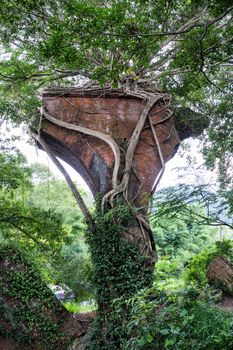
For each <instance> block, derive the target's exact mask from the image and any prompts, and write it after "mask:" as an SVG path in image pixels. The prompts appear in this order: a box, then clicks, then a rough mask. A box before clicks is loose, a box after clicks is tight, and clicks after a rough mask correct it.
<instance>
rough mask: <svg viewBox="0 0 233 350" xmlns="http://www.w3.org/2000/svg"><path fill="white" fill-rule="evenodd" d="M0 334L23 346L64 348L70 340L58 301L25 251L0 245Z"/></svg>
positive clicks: (52, 348) (49, 349)
mask: <svg viewBox="0 0 233 350" xmlns="http://www.w3.org/2000/svg"><path fill="white" fill-rule="evenodd" d="M0 267H1V269H0V279H1V289H0V301H1V302H0V315H1V317H0V337H3V338H9V339H11V340H12V341H14V342H15V344H18V345H19V346H20V347H21V348H23V349H34V348H37V347H38V343H40V349H46V350H47V349H48V350H55V349H57V347H59V349H64V350H66V349H67V346H68V344H69V342H70V339H69V337H67V334H65V333H63V332H62V329H61V325H62V323H63V322H64V319H65V318H66V315H65V312H64V309H63V308H62V306H61V304H59V302H58V301H57V300H56V298H55V296H53V295H52V293H51V291H50V290H49V288H48V287H47V286H46V284H45V283H44V282H43V281H42V279H41V273H40V272H39V270H38V268H37V267H36V265H35V262H33V261H32V260H31V258H30V257H26V255H25V251H24V252H21V251H20V250H19V248H18V247H14V246H13V245H1V246H0Z"/></svg>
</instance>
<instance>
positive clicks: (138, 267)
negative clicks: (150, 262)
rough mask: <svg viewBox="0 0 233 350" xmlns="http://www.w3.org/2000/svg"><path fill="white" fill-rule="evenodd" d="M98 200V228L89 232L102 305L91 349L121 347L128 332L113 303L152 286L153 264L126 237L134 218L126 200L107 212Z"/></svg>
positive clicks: (97, 299) (95, 275) (89, 347)
mask: <svg viewBox="0 0 233 350" xmlns="http://www.w3.org/2000/svg"><path fill="white" fill-rule="evenodd" d="M98 202H99V205H97V208H96V212H95V216H94V219H95V228H94V231H89V232H88V235H87V241H88V244H89V246H90V252H91V256H92V261H93V284H94V287H95V290H96V294H95V296H96V302H97V305H98V315H97V318H96V320H95V324H94V326H93V329H92V332H91V334H90V337H89V338H90V339H89V344H88V346H87V349H90V350H91V349H93V350H94V349H95V350H97V349H103V350H104V349H112V350H114V349H120V348H121V346H122V344H121V342H122V340H123V339H125V336H126V334H125V329H124V325H123V323H122V319H120V318H115V317H114V316H113V314H114V312H113V310H112V303H113V301H114V300H115V299H117V298H120V297H122V298H123V299H128V298H129V297H131V296H133V295H134V294H135V293H137V292H138V291H139V290H141V289H142V288H144V286H145V285H147V286H149V285H151V284H152V267H146V263H147V258H146V257H145V258H143V257H142V256H141V254H140V253H139V251H138V248H137V246H135V245H133V244H131V243H129V242H127V241H126V240H125V239H124V238H123V236H122V234H123V233H124V231H126V230H127V228H128V227H129V226H130V224H131V222H132V220H133V215H132V213H131V212H130V208H129V207H128V206H127V205H126V203H125V201H124V200H123V199H122V200H118V203H117V205H116V206H114V208H112V209H110V210H108V211H107V212H106V213H105V214H103V212H102V211H101V201H100V200H99V201H98Z"/></svg>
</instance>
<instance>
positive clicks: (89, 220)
mask: <svg viewBox="0 0 233 350" xmlns="http://www.w3.org/2000/svg"><path fill="white" fill-rule="evenodd" d="M32 136H33V138H34V139H35V140H36V141H37V142H39V144H40V145H41V146H42V148H43V149H44V151H45V152H46V153H47V154H48V156H49V157H50V159H51V160H52V161H53V163H54V164H55V165H56V166H57V168H58V169H59V170H60V172H61V173H62V175H63V176H64V178H65V180H66V182H67V184H68V186H69V187H70V190H71V192H72V193H73V195H74V198H75V200H76V202H77V204H78V206H79V207H80V209H81V211H82V213H83V215H84V217H85V219H86V221H87V223H88V224H89V225H93V219H92V216H91V214H90V212H89V210H88V208H87V206H86V204H85V203H84V200H83V199H82V196H81V195H80V193H79V191H78V190H77V188H76V186H75V185H74V183H73V181H72V179H71V177H70V175H69V174H68V172H67V171H66V170H65V168H64V167H63V165H62V164H61V163H60V162H59V160H58V159H57V158H56V156H55V155H54V153H53V151H52V149H51V148H50V147H49V145H48V144H47V143H46V142H45V141H44V140H43V138H42V137H41V136H40V135H37V134H34V133H33V134H32Z"/></svg>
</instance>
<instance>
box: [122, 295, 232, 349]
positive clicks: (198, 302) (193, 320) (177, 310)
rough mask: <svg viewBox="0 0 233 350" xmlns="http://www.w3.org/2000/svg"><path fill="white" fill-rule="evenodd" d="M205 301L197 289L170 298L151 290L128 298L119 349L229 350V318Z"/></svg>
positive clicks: (230, 316) (230, 320)
mask: <svg viewBox="0 0 233 350" xmlns="http://www.w3.org/2000/svg"><path fill="white" fill-rule="evenodd" d="M203 295H205V296H203ZM206 299H207V297H206V294H204V293H201V294H200V292H199V291H198V290H192V291H191V290H190V291H189V294H188V293H187V292H186V293H185V294H182V293H181V292H180V293H179V294H174V293H173V294H172V295H167V294H166V293H164V292H163V293H161V292H160V293H159V292H156V290H152V291H147V292H144V293H143V294H141V295H139V296H137V297H135V298H134V299H131V300H130V301H128V304H129V305H130V314H129V315H130V316H129V319H128V321H127V324H126V332H127V335H128V338H127V341H126V343H125V344H124V347H123V349H127V350H137V349H144V350H147V349H148V350H152V349H153V350H156V349H158V350H159V349H171V350H174V349H180V350H185V349H193V350H194V349H199V350H207V349H208V350H213V349H214V350H220V349H221V350H223V349H225V350H229V349H231V347H232V345H233V338H232V331H233V316H232V315H231V314H230V313H229V314H228V313H226V312H224V311H221V310H219V309H217V308H216V307H214V306H212V305H210V304H209V303H206V301H207V300H206ZM208 301H209V300H208Z"/></svg>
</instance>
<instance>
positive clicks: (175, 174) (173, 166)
mask: <svg viewBox="0 0 233 350" xmlns="http://www.w3.org/2000/svg"><path fill="white" fill-rule="evenodd" d="M16 133H17V135H19V137H20V139H19V140H18V141H15V144H16V146H17V147H18V148H19V149H20V151H21V152H22V153H23V154H24V155H25V156H26V158H27V160H28V163H29V164H32V163H36V162H37V163H42V164H44V165H47V166H48V167H49V169H50V170H51V171H52V172H53V173H54V174H56V175H57V176H61V177H62V175H61V173H60V172H59V170H58V169H57V167H56V166H55V165H54V164H53V162H52V161H51V160H50V158H49V157H48V156H47V155H46V153H45V152H44V151H42V150H40V149H38V148H37V147H36V145H35V144H33V143H30V144H29V142H28V140H29V136H28V135H27V133H26V132H22V129H18V130H17V132H16V131H15V129H14V135H15V134H16ZM188 144H189V147H190V148H191V150H192V155H193V157H194V158H195V159H196V160H197V163H198V166H200V164H202V163H203V158H202V157H201V155H200V152H199V151H198V148H199V143H198V142H197V141H196V140H189V142H188ZM188 152H189V151H188ZM62 164H63V165H64V166H65V168H66V170H67V171H68V172H69V174H70V176H71V178H72V180H73V181H75V182H76V183H77V184H78V185H81V186H82V187H84V188H85V190H89V189H88V187H87V185H86V183H85V181H84V180H83V179H82V177H81V176H80V175H79V174H78V173H77V172H76V171H75V170H74V169H73V168H72V167H70V166H69V165H68V164H66V163H64V162H62ZM187 165H188V161H187V159H186V157H185V152H184V151H183V150H182V149H179V150H178V152H177V153H176V155H175V156H174V157H173V158H172V159H171V160H170V161H169V162H167V163H166V168H165V172H164V174H163V177H162V179H161V180H160V183H159V185H158V187H157V190H159V189H162V188H165V187H169V186H174V185H176V184H177V183H179V182H185V183H193V182H195V181H196V174H194V170H193V169H191V168H190V169H189V170H190V171H189V172H187V171H185V173H186V175H185V177H184V176H183V177H182V176H181V178H179V173H180V172H179V171H178V170H177V168H183V167H187ZM208 176H209V175H208ZM208 176H207V174H205V177H207V178H208ZM211 176H212V175H211Z"/></svg>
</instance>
